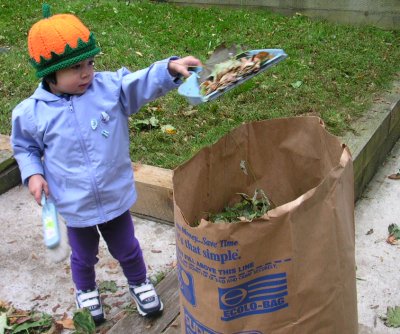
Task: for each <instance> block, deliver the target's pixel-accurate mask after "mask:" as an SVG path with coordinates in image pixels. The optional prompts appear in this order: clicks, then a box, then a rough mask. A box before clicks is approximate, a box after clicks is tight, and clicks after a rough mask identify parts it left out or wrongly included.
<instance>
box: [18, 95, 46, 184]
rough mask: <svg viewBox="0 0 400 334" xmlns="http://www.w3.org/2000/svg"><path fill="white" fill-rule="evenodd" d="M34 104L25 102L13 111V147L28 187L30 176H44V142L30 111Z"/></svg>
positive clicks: (24, 181)
mask: <svg viewBox="0 0 400 334" xmlns="http://www.w3.org/2000/svg"><path fill="white" fill-rule="evenodd" d="M32 102H33V101H32ZM32 102H30V101H27V100H25V101H24V102H23V103H21V104H19V105H18V106H17V107H16V108H15V109H14V110H13V114H12V131H11V146H12V149H13V152H14V158H15V159H16V160H17V163H18V167H19V169H20V172H21V179H22V183H23V184H24V185H27V183H28V179H29V177H30V176H32V175H34V174H42V175H44V171H43V165H42V156H43V141H42V140H40V139H39V137H38V136H37V133H38V132H37V131H36V128H35V125H34V124H35V123H34V122H33V115H32V113H31V112H30V110H29V109H30V108H32V107H33V106H32Z"/></svg>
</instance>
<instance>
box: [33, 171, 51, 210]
mask: <svg viewBox="0 0 400 334" xmlns="http://www.w3.org/2000/svg"><path fill="white" fill-rule="evenodd" d="M28 188H29V192H30V193H31V195H32V196H33V197H34V198H35V201H36V202H37V204H39V205H41V200H42V192H43V191H44V193H45V195H46V197H48V196H49V187H48V185H47V181H46V180H45V179H44V177H43V176H42V175H41V174H35V175H32V176H31V177H30V178H29V181H28Z"/></svg>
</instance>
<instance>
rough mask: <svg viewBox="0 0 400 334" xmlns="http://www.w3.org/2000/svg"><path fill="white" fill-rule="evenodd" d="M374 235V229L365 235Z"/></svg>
mask: <svg viewBox="0 0 400 334" xmlns="http://www.w3.org/2000/svg"><path fill="white" fill-rule="evenodd" d="M372 233H374V229H373V228H371V229H370V230H369V231H368V232H367V233H365V235H370V234H372Z"/></svg>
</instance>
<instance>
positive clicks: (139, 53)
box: [135, 51, 143, 57]
mask: <svg viewBox="0 0 400 334" xmlns="http://www.w3.org/2000/svg"><path fill="white" fill-rule="evenodd" d="M135 53H136V54H137V55H138V56H140V57H143V53H141V52H139V51H136V52H135Z"/></svg>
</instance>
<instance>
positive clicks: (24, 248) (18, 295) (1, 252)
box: [0, 142, 400, 334]
mask: <svg viewBox="0 0 400 334" xmlns="http://www.w3.org/2000/svg"><path fill="white" fill-rule="evenodd" d="M399 168H400V142H399V143H397V144H396V146H395V148H394V149H393V151H392V153H391V154H390V155H389V157H388V159H387V162H386V163H385V164H384V165H383V166H382V167H381V168H380V170H379V171H378V172H377V174H376V175H375V177H374V179H373V180H372V181H371V183H370V185H369V186H368V188H367V190H366V191H365V193H364V195H363V198H362V199H360V200H359V201H358V202H357V203H356V212H355V219H356V262H357V293H358V309H359V323H360V333H365V334H366V333H375V334H385V333H389V334H392V333H400V328H397V329H395V328H387V327H386V326H385V325H384V324H383V321H382V320H381V316H383V315H385V314H386V308H387V307H388V306H392V307H394V306H396V305H399V306H400V275H399V263H400V261H399V260H400V245H389V244H388V243H386V241H385V240H386V238H387V235H388V226H389V225H390V224H393V223H395V224H399V225H400V219H399V217H400V205H399V203H400V180H389V179H388V178H387V176H388V175H389V174H392V173H394V172H397V171H398V169H399ZM0 211H1V240H2V245H1V247H0V264H1V267H0V277H1V284H0V301H1V300H2V301H8V302H12V303H13V305H14V306H15V307H17V308H21V309H25V310H29V309H32V308H35V309H37V310H39V311H44V312H48V313H50V314H53V315H55V317H61V316H62V315H63V314H64V313H66V314H67V315H69V316H71V315H72V314H73V311H74V310H75V304H74V290H73V284H72V281H71V278H70V268H69V261H68V259H66V260H64V261H63V262H61V263H52V262H51V261H50V260H49V259H50V258H51V257H49V256H48V253H47V252H46V249H45V247H44V245H43V242H42V230H41V223H40V208H39V206H37V205H36V203H35V202H34V201H33V200H32V198H31V196H30V195H29V193H28V191H27V189H26V188H23V187H15V188H13V189H11V190H10V191H8V192H7V193H5V194H3V195H1V196H0ZM134 220H135V224H136V234H137V236H138V238H139V240H140V241H141V244H142V248H143V251H144V256H145V260H146V263H147V266H148V269H149V274H150V275H153V276H154V275H157V273H160V272H168V271H169V270H171V269H172V267H173V266H174V265H175V237H174V230H173V227H172V226H170V225H165V224H160V223H156V222H153V221H148V220H143V219H139V218H136V217H134ZM97 280H98V282H103V281H114V282H115V283H116V284H117V286H118V291H117V292H115V293H108V294H105V295H104V296H103V298H104V299H103V303H104V304H105V310H106V316H107V317H108V318H109V319H110V318H117V317H118V316H119V314H121V313H123V311H122V310H124V309H125V308H127V307H129V306H130V305H131V304H132V303H131V300H130V296H129V294H128V293H127V287H126V282H125V279H124V277H123V275H122V272H121V271H120V269H119V267H118V265H117V263H116V261H115V260H114V259H113V258H112V257H111V256H110V255H109V253H108V251H107V249H106V248H105V245H104V243H103V242H102V243H101V250H100V261H99V263H98V265H97ZM338 334H342V333H338Z"/></svg>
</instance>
